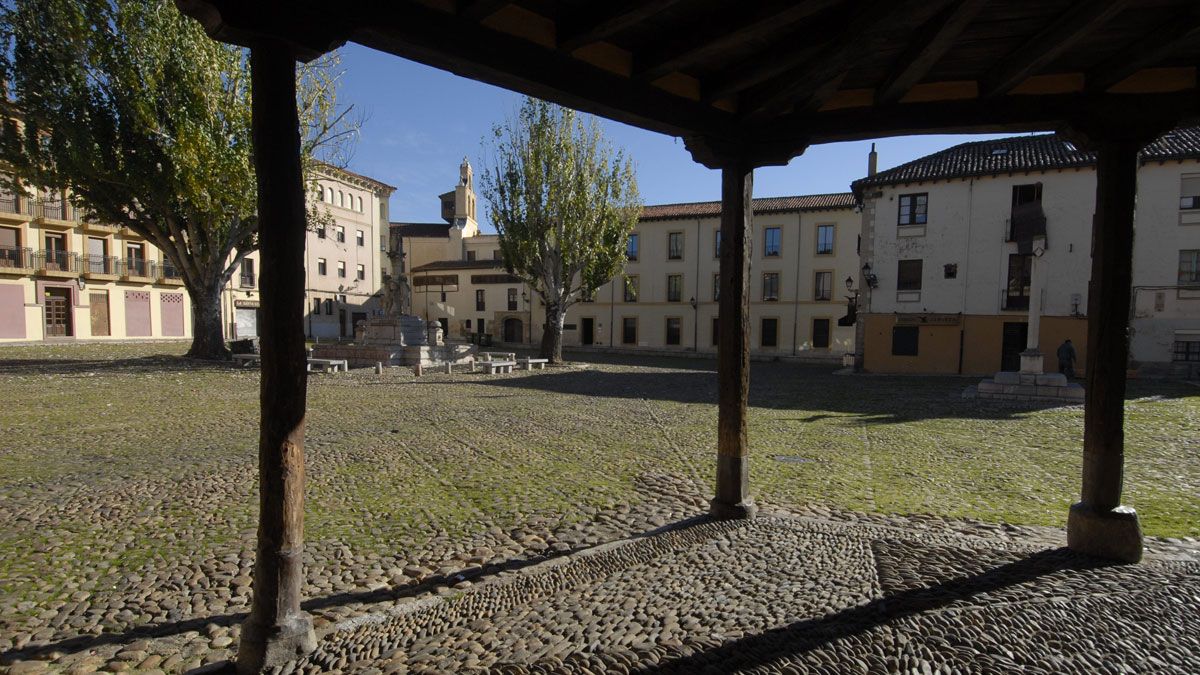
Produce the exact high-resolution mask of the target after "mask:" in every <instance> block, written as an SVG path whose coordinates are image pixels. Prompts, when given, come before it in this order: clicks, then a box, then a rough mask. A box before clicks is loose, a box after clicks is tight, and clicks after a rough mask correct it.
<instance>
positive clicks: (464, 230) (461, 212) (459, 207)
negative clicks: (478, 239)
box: [441, 157, 479, 237]
mask: <svg viewBox="0 0 1200 675" xmlns="http://www.w3.org/2000/svg"><path fill="white" fill-rule="evenodd" d="M441 200H442V218H444V219H445V220H446V222H447V223H450V224H451V225H454V226H455V228H457V229H458V231H459V233H460V236H462V237H473V236H475V235H477V234H479V223H478V221H477V220H476V216H475V208H476V198H475V171H474V169H472V168H471V162H469V161H468V160H467V158H466V157H463V161H462V164H460V165H459V166H458V184H457V185H455V186H454V190H453V191H452V192H447V193H445V194H443V195H441Z"/></svg>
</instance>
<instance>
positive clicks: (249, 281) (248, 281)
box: [238, 272, 258, 288]
mask: <svg viewBox="0 0 1200 675" xmlns="http://www.w3.org/2000/svg"><path fill="white" fill-rule="evenodd" d="M257 281H258V279H257V278H256V277H255V275H254V273H253V272H250V273H246V272H242V273H241V274H240V275H239V276H238V286H240V287H241V288H254V287H255V285H256V284H255V282H257Z"/></svg>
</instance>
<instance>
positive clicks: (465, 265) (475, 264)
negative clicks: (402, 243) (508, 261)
mask: <svg viewBox="0 0 1200 675" xmlns="http://www.w3.org/2000/svg"><path fill="white" fill-rule="evenodd" d="M502 267H504V262H503V261H501V260H435V261H433V262H431V263H425V264H424V265H421V266H420V267H414V268H413V272H430V271H433V270H490V269H500V268H502Z"/></svg>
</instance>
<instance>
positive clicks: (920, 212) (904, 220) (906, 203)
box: [898, 192, 929, 225]
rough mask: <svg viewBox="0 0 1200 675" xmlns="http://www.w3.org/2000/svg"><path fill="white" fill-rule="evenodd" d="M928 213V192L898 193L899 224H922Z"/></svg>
mask: <svg viewBox="0 0 1200 675" xmlns="http://www.w3.org/2000/svg"><path fill="white" fill-rule="evenodd" d="M928 215H929V193H928V192H916V193H913V194H908V195H900V213H899V216H898V224H900V225H924V224H925V221H926V220H927V219H928Z"/></svg>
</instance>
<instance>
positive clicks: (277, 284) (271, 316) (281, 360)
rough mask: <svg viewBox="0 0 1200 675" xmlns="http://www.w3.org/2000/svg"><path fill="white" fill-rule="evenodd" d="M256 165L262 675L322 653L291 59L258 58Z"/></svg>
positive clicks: (249, 626) (254, 648)
mask: <svg viewBox="0 0 1200 675" xmlns="http://www.w3.org/2000/svg"><path fill="white" fill-rule="evenodd" d="M250 68H251V78H252V79H251V82H252V89H251V95H252V97H253V108H252V110H253V139H254V167H255V171H256V172H257V180H258V217H259V242H260V246H261V252H260V254H259V257H260V259H261V261H262V277H261V286H260V288H261V292H262V309H263V317H262V325H261V326H260V333H259V337H260V340H261V345H262V378H261V384H260V389H259V406H260V410H261V429H260V432H259V440H258V472H259V517H258V550H257V555H256V557H255V561H254V599H253V604H252V606H251V609H250V617H249V618H248V619H247V620H246V622H245V624H243V626H242V637H241V642H240V643H239V645H238V661H237V666H238V671H239V672H243V673H250V672H260V671H262V670H264V669H268V668H272V667H274V666H278V665H281V664H284V663H287V662H288V661H291V660H293V659H295V658H296V657H297V656H300V655H303V654H307V653H308V652H311V651H312V650H313V649H316V638H315V636H314V634H313V626H312V620H311V619H310V618H309V617H308V615H307V614H305V613H304V612H303V611H302V610H301V609H300V588H301V584H302V583H303V581H304V570H303V567H302V564H301V556H302V554H303V552H304V414H305V398H306V394H307V387H308V375H307V373H306V368H305V352H304V237H305V212H304V184H303V178H302V176H301V167H300V123H299V119H298V116H297V112H296V63H295V60H294V59H293V57H292V55H291V53H290V52H288V51H287V50H285V49H280V48H276V47H273V46H258V47H255V48H254V49H253V50H251V53H250Z"/></svg>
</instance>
